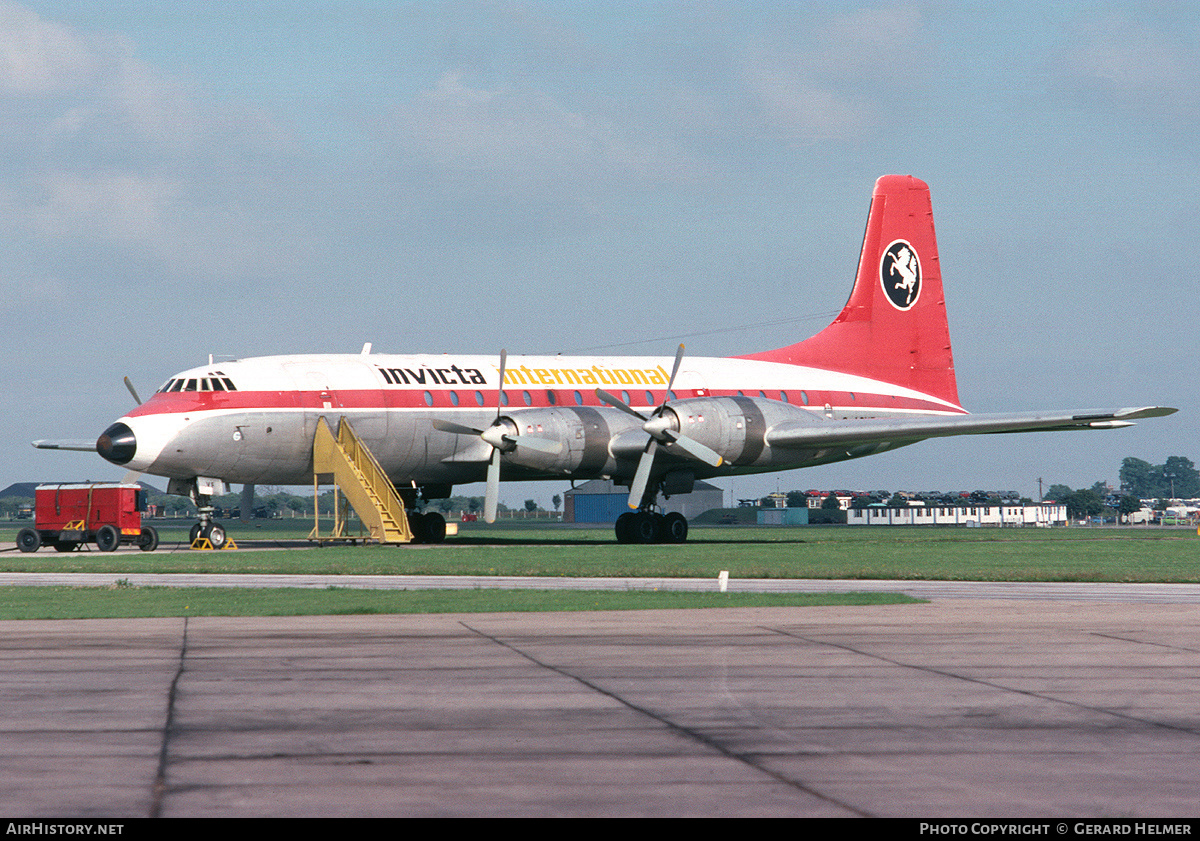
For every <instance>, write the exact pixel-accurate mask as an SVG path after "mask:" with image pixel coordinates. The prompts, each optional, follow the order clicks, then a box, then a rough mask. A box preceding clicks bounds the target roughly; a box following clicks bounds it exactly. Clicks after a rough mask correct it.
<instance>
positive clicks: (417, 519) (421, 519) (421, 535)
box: [407, 511, 429, 543]
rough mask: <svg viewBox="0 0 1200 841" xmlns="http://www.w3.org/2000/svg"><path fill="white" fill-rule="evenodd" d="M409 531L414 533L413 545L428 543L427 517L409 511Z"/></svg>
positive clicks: (417, 512)
mask: <svg viewBox="0 0 1200 841" xmlns="http://www.w3.org/2000/svg"><path fill="white" fill-rule="evenodd" d="M407 516H408V530H409V531H411V532H412V536H413V538H412V542H413V543H428V542H429V541H428V540H427V539H426V537H425V515H423V514H421V513H420V512H419V511H409V512H408V514H407Z"/></svg>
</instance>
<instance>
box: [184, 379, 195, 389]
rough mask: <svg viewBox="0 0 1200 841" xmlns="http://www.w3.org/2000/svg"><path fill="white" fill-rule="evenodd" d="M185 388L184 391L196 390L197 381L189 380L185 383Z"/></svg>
mask: <svg viewBox="0 0 1200 841" xmlns="http://www.w3.org/2000/svg"><path fill="white" fill-rule="evenodd" d="M183 390H184V391H195V390H196V381H195V380H188V381H187V382H186V383H184V386H183Z"/></svg>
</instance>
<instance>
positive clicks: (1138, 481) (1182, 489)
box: [1120, 456, 1200, 499]
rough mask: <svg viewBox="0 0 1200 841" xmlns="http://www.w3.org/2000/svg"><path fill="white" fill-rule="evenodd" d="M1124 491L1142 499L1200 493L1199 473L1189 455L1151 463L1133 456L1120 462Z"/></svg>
mask: <svg viewBox="0 0 1200 841" xmlns="http://www.w3.org/2000/svg"><path fill="white" fill-rule="evenodd" d="M1120 479H1121V490H1123V491H1125V492H1126V493H1131V494H1133V495H1134V496H1136V497H1138V498H1139V499H1157V498H1161V497H1174V498H1176V499H1192V498H1194V497H1196V496H1200V472H1197V470H1196V465H1194V464H1193V463H1192V461H1191V459H1189V458H1185V457H1184V456H1170V457H1168V458H1167V460H1166V461H1165V462H1164V463H1163V464H1150V463H1149V462H1146V461H1142V460H1141V459H1139V458H1133V457H1132V456H1130V457H1128V458H1126V459H1124V460H1123V461H1122V462H1121V471H1120Z"/></svg>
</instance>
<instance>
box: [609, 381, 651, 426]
mask: <svg viewBox="0 0 1200 841" xmlns="http://www.w3.org/2000/svg"><path fill="white" fill-rule="evenodd" d="M596 396H597V397H599V398H600V399H601V400H602V401H604V402H605V403H607V404H608V405H610V406H612V407H613V408H614V409H620V410H621V411H622V412H624V413H625V414H627V415H633V416H634V417H635V418H639V419H640V420H644V421H648V420H650V418H648V417H646V416H645V415H643V414H642V413H641V412H639V411H637V410H636V409H631V408H630V407H629V406H626V405H625V403H624V402H623V401H622V400H621V398H619V397H617V396H616V395H615V394H609V393H608V392H607V391H605V390H604V389H602V388H598V389H596Z"/></svg>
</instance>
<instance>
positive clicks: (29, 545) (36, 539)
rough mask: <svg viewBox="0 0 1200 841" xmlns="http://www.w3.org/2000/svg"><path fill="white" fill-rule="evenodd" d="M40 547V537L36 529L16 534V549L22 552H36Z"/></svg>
mask: <svg viewBox="0 0 1200 841" xmlns="http://www.w3.org/2000/svg"><path fill="white" fill-rule="evenodd" d="M41 545H42V536H41V535H40V534H38V532H37V529H21V530H20V531H19V532H17V548H18V549H20V550H21V551H22V552H36V551H37V550H38V547H40V546H41Z"/></svg>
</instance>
